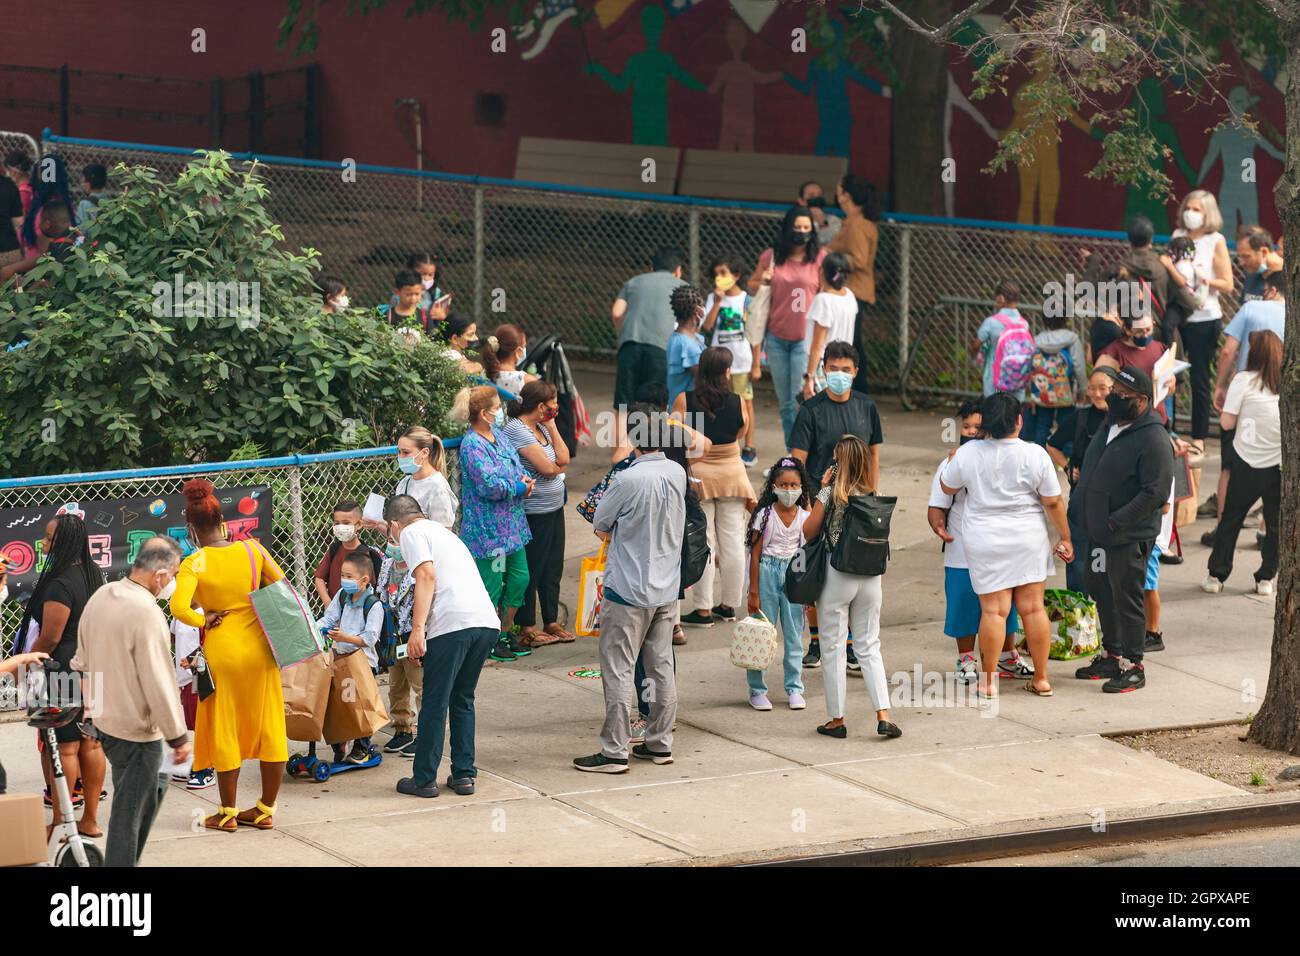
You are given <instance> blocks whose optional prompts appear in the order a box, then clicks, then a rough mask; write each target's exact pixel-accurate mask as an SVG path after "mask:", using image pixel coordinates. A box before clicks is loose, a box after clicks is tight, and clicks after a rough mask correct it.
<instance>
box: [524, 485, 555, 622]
mask: <svg viewBox="0 0 1300 956" xmlns="http://www.w3.org/2000/svg"><path fill="white" fill-rule="evenodd" d="M525 517H527V518H528V528H529V530H530V531H532V533H533V540H531V541H529V542H528V544H527V545H525V549H524V550H525V553H526V554H527V556H528V590H526V591H524V603H523V606H522V607H520V608H519V610H518V611H516V612H515V623H516V624H519V625H520V626H521V627H536V626H537V615H536V613H535V612H534V608H535V605H536V604H537V603H539V602H540V604H541V605H542V624H543V625H546V624H554V623H555V622H556V621H558V620H559V618H560V580H561V578H563V576H564V509H563V508H557V509H555V510H554V511H548V512H546V513H545V514H530V515H526V516H525Z"/></svg>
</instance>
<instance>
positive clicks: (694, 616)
mask: <svg viewBox="0 0 1300 956" xmlns="http://www.w3.org/2000/svg"><path fill="white" fill-rule="evenodd" d="M682 623H683V624H689V625H690V626H691V627H712V626H713V615H712V614H710V613H709V612H708V611H692V612H691V613H690V614H683V615H682Z"/></svg>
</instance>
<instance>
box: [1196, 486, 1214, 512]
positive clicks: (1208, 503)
mask: <svg viewBox="0 0 1300 956" xmlns="http://www.w3.org/2000/svg"><path fill="white" fill-rule="evenodd" d="M1218 513H1219V494H1218V492H1215V493H1214V494H1212V495H1210V497H1208V498H1206V499H1205V500H1204V501H1202V502H1201V503H1200V504H1199V505H1197V506H1196V517H1198V518H1213V517H1215V516H1216V515H1218Z"/></svg>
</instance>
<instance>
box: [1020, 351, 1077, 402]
mask: <svg viewBox="0 0 1300 956" xmlns="http://www.w3.org/2000/svg"><path fill="white" fill-rule="evenodd" d="M1026 392H1027V396H1028V398H1029V401H1031V402H1033V403H1034V404H1035V405H1041V406H1042V407H1044V408H1073V407H1074V359H1072V358H1070V350H1069V349H1061V351H1059V352H1054V353H1049V352H1044V351H1042V350H1041V349H1036V350H1035V351H1034V357H1033V359H1032V361H1031V362H1030V365H1029V384H1028V386H1027V387H1026Z"/></svg>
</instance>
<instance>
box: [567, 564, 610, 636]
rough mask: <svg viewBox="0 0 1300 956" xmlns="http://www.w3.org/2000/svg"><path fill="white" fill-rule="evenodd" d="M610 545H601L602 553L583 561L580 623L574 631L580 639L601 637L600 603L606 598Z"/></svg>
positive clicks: (580, 586) (579, 609)
mask: <svg viewBox="0 0 1300 956" xmlns="http://www.w3.org/2000/svg"><path fill="white" fill-rule="evenodd" d="M608 546H609V543H608V542H606V541H602V542H601V543H600V553H599V554H597V555H596V556H595V557H594V558H583V559H582V570H581V571H579V572H578V573H579V577H578V621H577V625H576V626H575V627H574V630H575V631H576V632H577V633H578V636H579V637H600V603H601V599H602V598H603V597H604V596H605V549H606V548H607V547H608Z"/></svg>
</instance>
